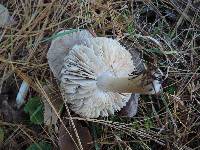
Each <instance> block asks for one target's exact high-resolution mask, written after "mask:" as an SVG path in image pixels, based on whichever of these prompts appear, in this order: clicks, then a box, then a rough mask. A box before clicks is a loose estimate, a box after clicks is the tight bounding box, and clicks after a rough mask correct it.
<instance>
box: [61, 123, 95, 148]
mask: <svg viewBox="0 0 200 150" xmlns="http://www.w3.org/2000/svg"><path fill="white" fill-rule="evenodd" d="M75 124H76V129H77V132H78V135H79V138H80V141H81V144H82V146H83V149H84V150H90V149H91V147H92V145H91V144H89V143H91V142H92V137H91V135H90V132H89V130H88V128H87V127H82V126H81V125H77V123H76V122H75ZM67 130H68V131H69V132H70V134H71V135H72V137H73V139H74V140H75V141H76V143H78V141H77V137H76V136H75V133H74V130H73V128H72V127H67ZM59 147H60V149H61V150H76V149H77V147H76V145H75V144H74V142H73V141H72V138H71V137H70V135H69V134H68V132H67V131H66V130H65V128H64V126H63V125H61V126H60V128H59Z"/></svg>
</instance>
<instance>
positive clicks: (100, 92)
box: [47, 30, 162, 118]
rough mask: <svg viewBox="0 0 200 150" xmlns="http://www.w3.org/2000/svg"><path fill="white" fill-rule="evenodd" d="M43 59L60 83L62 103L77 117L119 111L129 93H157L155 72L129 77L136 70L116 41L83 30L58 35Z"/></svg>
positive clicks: (158, 86) (156, 72) (159, 72)
mask: <svg viewBox="0 0 200 150" xmlns="http://www.w3.org/2000/svg"><path fill="white" fill-rule="evenodd" d="M59 34H60V35H62V36H57V38H56V39H54V40H53V41H52V44H51V46H50V48H49V51H48V54H47V58H48V63H49V65H50V68H51V70H52V72H53V73H54V76H55V77H56V78H57V79H58V80H59V81H60V86H61V88H62V89H63V90H62V91H63V94H64V96H65V98H66V102H67V103H68V104H70V108H71V109H72V110H73V111H74V112H76V113H77V114H79V115H81V116H83V117H88V118H97V117H99V116H108V115H110V114H114V112H116V111H119V110H121V108H123V107H124V106H125V105H126V103H127V102H128V101H129V99H130V97H131V94H132V93H140V94H155V93H158V92H159V91H160V88H161V84H160V80H159V79H160V77H161V76H162V72H161V71H160V70H159V69H158V70H156V71H152V72H151V73H150V74H151V78H149V76H148V75H147V73H142V74H140V75H137V76H135V75H132V72H134V71H136V66H135V65H134V63H133V60H132V56H131V54H130V52H129V51H127V50H126V49H125V47H123V46H122V45H121V44H120V43H119V42H118V41H117V40H114V39H111V38H106V37H94V36H92V34H90V32H89V31H87V30H79V31H77V32H73V33H70V31H68V30H65V31H61V32H59V33H58V35H59Z"/></svg>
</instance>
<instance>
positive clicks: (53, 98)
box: [43, 85, 63, 125]
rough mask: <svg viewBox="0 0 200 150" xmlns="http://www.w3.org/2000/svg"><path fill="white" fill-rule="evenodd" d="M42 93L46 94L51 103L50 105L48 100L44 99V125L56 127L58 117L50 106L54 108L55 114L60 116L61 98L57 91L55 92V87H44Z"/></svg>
mask: <svg viewBox="0 0 200 150" xmlns="http://www.w3.org/2000/svg"><path fill="white" fill-rule="evenodd" d="M43 88H44V91H45V92H46V94H47V95H48V98H49V99H48V100H49V101H50V102H51V104H52V105H51V104H50V103H49V101H48V100H46V99H44V100H43V102H44V123H45V124H46V125H56V123H57V121H58V117H57V115H56V113H55V111H54V110H53V108H52V106H53V107H54V108H55V110H56V112H57V113H58V115H60V112H61V109H62V106H63V101H62V98H61V96H60V95H59V92H58V90H56V88H55V87H53V86H52V85H45V86H44V87H43Z"/></svg>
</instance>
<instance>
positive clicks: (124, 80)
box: [97, 73, 161, 94]
mask: <svg viewBox="0 0 200 150" xmlns="http://www.w3.org/2000/svg"><path fill="white" fill-rule="evenodd" d="M154 76H155V77H158V76H159V74H156V73H155V74H154ZM97 86H98V87H99V88H101V89H102V90H105V91H112V92H119V93H140V94H155V93H158V92H159V91H160V87H161V84H160V81H159V80H158V79H154V80H153V79H151V80H149V79H148V78H147V75H146V74H141V75H139V76H137V77H134V78H133V77H120V78H117V77H111V76H107V77H106V76H101V77H99V78H98V80H97Z"/></svg>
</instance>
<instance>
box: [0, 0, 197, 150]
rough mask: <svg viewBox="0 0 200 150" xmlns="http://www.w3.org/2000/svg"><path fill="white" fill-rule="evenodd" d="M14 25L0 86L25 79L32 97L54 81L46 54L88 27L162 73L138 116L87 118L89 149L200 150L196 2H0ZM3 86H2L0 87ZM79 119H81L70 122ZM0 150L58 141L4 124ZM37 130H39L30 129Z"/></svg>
mask: <svg viewBox="0 0 200 150" xmlns="http://www.w3.org/2000/svg"><path fill="white" fill-rule="evenodd" d="M1 3H2V4H4V5H5V6H6V7H7V8H8V9H9V11H10V12H11V14H12V16H13V18H14V19H15V21H16V24H15V25H13V26H7V27H5V28H3V29H1V34H2V40H1V43H0V75H1V85H0V87H2V85H3V83H5V82H7V80H8V79H9V80H10V79H11V80H10V82H9V83H10V86H13V85H15V86H16V87H19V85H18V84H19V83H20V82H21V80H26V81H27V82H28V83H29V84H30V85H31V87H32V90H31V92H30V97H31V96H33V95H39V94H41V93H42V92H41V90H39V89H38V87H37V84H38V82H40V83H42V82H48V83H52V84H53V82H54V81H55V80H54V77H53V75H52V73H51V71H50V70H49V67H48V64H47V60H46V53H47V50H48V47H49V44H50V42H51V39H52V38H54V37H53V36H52V35H53V34H54V33H55V32H57V31H60V30H62V29H69V28H87V29H90V30H93V31H94V32H95V33H96V34H97V35H98V36H108V37H113V38H117V39H118V40H120V41H121V42H122V43H123V44H124V45H125V46H127V47H128V48H130V49H138V50H139V51H140V52H141V56H142V57H143V58H144V60H146V63H150V64H151V65H156V66H159V67H160V68H161V69H162V70H163V72H164V73H165V74H166V79H165V80H164V82H163V92H162V93H161V94H160V95H157V96H142V97H141V100H140V104H139V111H138V113H137V116H135V117H133V118H131V119H127V118H123V117H118V116H117V115H116V116H112V117H109V118H100V119H97V120H96V119H90V120H86V121H87V122H88V126H89V128H91V129H93V134H94V135H93V136H94V140H95V143H96V145H95V147H94V149H96V150H97V149H116V150H117V149H181V150H183V149H185V150H189V149H194V150H197V149H200V139H199V137H200V101H199V100H200V83H199V81H200V75H199V74H200V12H199V11H200V9H199V3H198V2H197V1H194V2H190V1H189V0H188V1H187V0H183V1H181V0H173V1H166V0H157V1H156V0H144V1H141V0H137V1H136V2H134V1H131V0H130V1H121V0H119V1H112V0H109V1H103V0H97V1H94V0H90V1H81V0H77V1H73V0H71V1H70V0H69V1H68V2H66V1H65V0H1ZM2 88H3V87H2ZM73 119H78V120H84V119H83V118H78V117H76V118H71V120H73ZM0 126H3V127H4V128H5V129H6V131H7V133H6V140H5V142H4V147H7V148H8V149H13V148H14V147H15V149H25V148H26V147H27V146H28V145H29V144H30V143H32V142H34V141H38V140H40V139H48V140H49V141H50V142H51V144H52V145H53V147H54V148H55V149H58V146H57V142H58V140H57V135H56V134H55V131H54V130H53V129H47V128H46V127H44V126H40V127H33V126H30V125H29V124H27V123H26V122H24V123H22V124H15V123H9V122H5V121H3V120H2V122H0ZM35 128H40V129H35Z"/></svg>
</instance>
